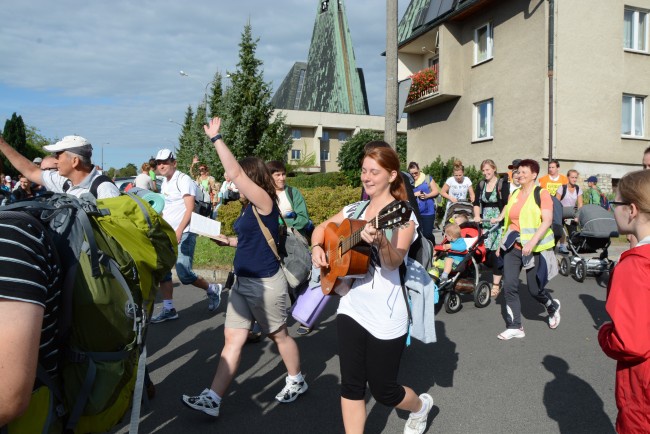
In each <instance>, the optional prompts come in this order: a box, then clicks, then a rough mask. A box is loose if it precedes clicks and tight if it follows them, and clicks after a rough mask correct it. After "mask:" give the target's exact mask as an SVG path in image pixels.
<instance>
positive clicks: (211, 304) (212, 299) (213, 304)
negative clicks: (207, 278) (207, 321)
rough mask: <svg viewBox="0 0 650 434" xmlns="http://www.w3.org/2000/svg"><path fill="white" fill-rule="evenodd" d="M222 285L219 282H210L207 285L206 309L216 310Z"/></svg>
mask: <svg viewBox="0 0 650 434" xmlns="http://www.w3.org/2000/svg"><path fill="white" fill-rule="evenodd" d="M222 290H223V285H222V284H220V283H211V284H210V285H208V310H209V311H210V312H213V311H215V310H217V308H218V307H219V304H220V303H221V291H222Z"/></svg>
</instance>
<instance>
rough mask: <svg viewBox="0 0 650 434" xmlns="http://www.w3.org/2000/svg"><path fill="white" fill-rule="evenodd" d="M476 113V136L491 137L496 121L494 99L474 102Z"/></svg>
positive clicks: (476, 137)
mask: <svg viewBox="0 0 650 434" xmlns="http://www.w3.org/2000/svg"><path fill="white" fill-rule="evenodd" d="M474 113H475V118H476V124H475V125H476V129H475V131H474V138H475V139H476V140H484V139H491V138H492V134H493V122H494V119H493V113H494V100H492V99H488V100H486V101H481V102H478V103H476V104H474Z"/></svg>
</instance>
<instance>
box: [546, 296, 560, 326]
mask: <svg viewBox="0 0 650 434" xmlns="http://www.w3.org/2000/svg"><path fill="white" fill-rule="evenodd" d="M553 301H554V302H556V303H557V309H555V313H554V314H553V315H549V317H548V326H549V327H550V328H551V329H553V330H555V329H556V328H557V326H559V325H560V300H558V299H557V298H554V299H553Z"/></svg>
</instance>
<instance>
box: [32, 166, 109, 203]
mask: <svg viewBox="0 0 650 434" xmlns="http://www.w3.org/2000/svg"><path fill="white" fill-rule="evenodd" d="M100 175H101V173H99V172H98V171H97V169H95V168H93V170H91V171H90V173H89V174H88V176H86V177H85V178H84V180H83V181H81V182H80V183H79V184H78V185H72V183H70V188H68V190H67V191H63V186H64V185H65V184H66V183H68V182H69V181H70V180H69V179H68V178H66V177H65V176H61V175H60V174H59V172H57V171H56V170H43V171H42V172H41V180H42V182H41V185H43V186H45V188H47V189H48V190H50V191H53V192H55V193H67V194H69V195H72V196H75V197H81V195H82V194H84V193H90V187H91V186H92V183H93V180H94V179H95V178H97V177H98V176H100ZM119 195H120V189H119V188H117V187H116V186H115V184H113V183H112V182H108V181H106V182H102V183H101V184H99V185H98V186H97V199H106V198H109V197H117V196H119Z"/></svg>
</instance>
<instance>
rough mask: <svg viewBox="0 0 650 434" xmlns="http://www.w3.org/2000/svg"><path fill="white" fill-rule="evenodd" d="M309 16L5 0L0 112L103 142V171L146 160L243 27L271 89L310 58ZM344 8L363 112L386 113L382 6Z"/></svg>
mask: <svg viewBox="0 0 650 434" xmlns="http://www.w3.org/2000/svg"><path fill="white" fill-rule="evenodd" d="M317 8H318V3H317V2H306V1H304V0H301V1H298V0H279V1H274V2H270V1H265V2H263V1H239V2H232V1H225V0H218V1H216V2H215V1H208V0H196V1H193V2H178V1H172V0H156V1H153V0H144V1H142V0H141V1H138V2H133V1H126V0H117V1H110V2H109V1H93V2H81V1H72V0H62V1H61V0H60V1H57V2H54V3H53V2H49V1H45V0H34V1H29V2H25V1H18V0H9V1H8V2H5V4H3V27H2V29H1V30H0V68H1V70H2V71H3V73H2V77H1V78H0V93H2V95H3V98H1V99H0V116H4V117H5V118H9V117H10V116H11V114H12V113H13V112H17V113H18V114H20V115H22V116H23V119H24V120H25V122H26V123H27V124H28V125H32V126H35V127H37V128H39V129H40V130H41V132H42V134H43V135H45V136H46V137H49V138H56V137H61V136H64V135H68V134H73V133H76V134H80V135H83V136H85V137H87V138H88V139H90V140H91V142H93V143H95V146H96V149H97V146H100V147H101V145H104V158H105V159H106V161H107V163H106V164H105V165H106V166H108V165H113V166H116V167H121V166H122V165H124V164H126V163H127V162H135V163H137V162H139V161H140V160H142V161H144V160H145V159H147V158H148V157H149V156H150V154H151V153H153V151H154V150H155V149H156V148H158V147H163V146H164V147H170V146H172V145H173V143H175V142H176V140H177V137H178V133H179V129H180V127H179V126H178V125H176V124H174V123H171V122H169V119H172V120H174V121H175V122H181V123H182V120H183V119H184V114H185V111H186V109H187V106H188V105H189V104H192V105H193V106H196V104H197V103H198V102H199V101H200V100H201V99H202V98H203V93H204V90H205V85H206V84H207V83H208V82H210V81H211V80H212V78H213V76H214V74H215V72H216V71H221V72H222V74H224V75H225V73H226V71H233V70H235V68H236V64H237V62H238V53H239V45H238V44H239V42H240V40H241V33H242V31H243V28H244V26H245V24H246V23H247V22H250V23H251V25H252V30H253V35H254V37H256V38H259V42H258V46H257V52H256V55H257V57H258V58H259V59H260V60H262V62H263V66H262V68H263V72H264V78H265V80H266V81H269V82H271V83H272V84H273V86H274V89H275V88H277V86H279V84H280V83H281V82H282V79H283V78H284V76H285V75H286V74H287V72H288V71H289V69H290V68H291V66H292V65H293V63H294V62H296V61H305V60H307V55H308V50H309V44H310V40H311V34H312V31H313V24H314V20H315V18H316V13H317ZM346 11H347V18H348V24H349V26H350V32H351V35H352V42H353V44H354V50H355V57H356V61H357V66H358V67H361V68H363V69H364V73H365V78H366V85H367V91H368V96H369V99H370V110H371V113H372V114H383V110H384V86H385V78H384V77H385V58H384V57H381V56H380V53H381V52H382V51H384V49H385V30H384V27H385V10H384V8H383V7H377V2H376V1H369V0H360V1H348V2H347V3H346ZM181 69H182V70H184V71H186V72H187V73H188V74H189V77H183V76H181V75H180V74H179V71H180V70H181ZM106 143H110V145H106ZM97 157H98V155H97V154H96V156H95V160H96V161H97Z"/></svg>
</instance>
